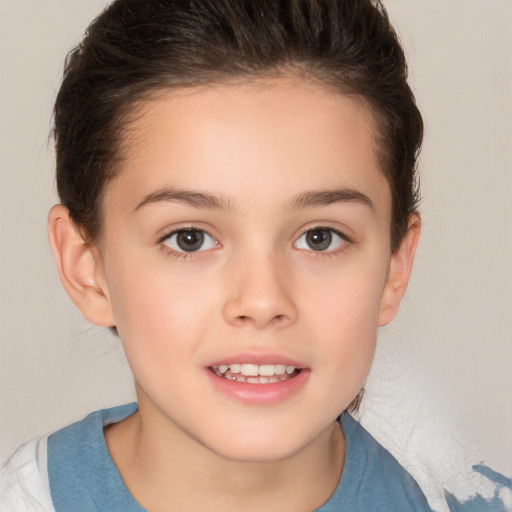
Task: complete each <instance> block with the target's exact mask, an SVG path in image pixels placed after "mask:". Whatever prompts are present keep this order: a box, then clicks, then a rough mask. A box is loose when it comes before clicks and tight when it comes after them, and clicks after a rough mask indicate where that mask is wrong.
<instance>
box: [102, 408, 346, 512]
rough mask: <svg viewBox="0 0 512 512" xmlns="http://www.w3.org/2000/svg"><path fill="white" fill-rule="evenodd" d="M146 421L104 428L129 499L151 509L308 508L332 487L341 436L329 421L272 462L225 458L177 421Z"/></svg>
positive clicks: (339, 464)
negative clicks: (304, 442) (298, 446)
mask: <svg viewBox="0 0 512 512" xmlns="http://www.w3.org/2000/svg"><path fill="white" fill-rule="evenodd" d="M166 427H167V428H162V425H158V424H157V425H155V423H154V422H149V421H145V416H144V411H142V412H141V411H139V412H137V413H136V414H134V415H133V416H130V417H129V418H127V419H126V420H124V421H122V422H120V423H117V424H114V425H111V426H109V427H107V428H106V429H105V439H106V441H107V445H108V447H109V451H110V453H111V455H112V458H113V460H114V463H115V464H116V466H117V468H118V469H119V471H120V473H121V476H122V477H123V480H124V482H125V483H126V485H127V487H128V489H129V490H130V492H131V494H132V495H133V497H134V498H135V499H136V501H138V502H139V503H140V504H141V505H142V506H143V507H144V508H146V509H147V510H150V511H151V512H167V511H171V510H190V509H191V504H193V508H194V509H195V510H209V511H211V512H216V511H217V510H218V511H221V510H222V511H225V510H229V509H230V508H232V509H240V508H243V510H244V512H252V511H258V512H259V511H261V510H262V509H264V510H266V512H273V511H276V512H277V511H279V512H281V511H282V510H295V511H298V512H300V511H304V512H306V511H311V510H314V509H316V508H318V507H320V506H321V505H322V504H323V503H325V502H326V501H327V500H328V499H329V497H330V496H331V494H332V493H333V492H334V490H335V488H336V486H337V484H338V482H339V479H340V476H341V472H342V468H343V462H344V454H345V442H344V438H343V433H342V431H341V428H340V426H339V424H337V423H333V424H332V425H330V426H329V427H328V428H326V429H325V430H324V431H323V432H321V433H320V435H319V436H317V437H316V438H315V439H313V440H312V441H311V442H310V443H308V444H307V445H306V446H304V447H303V448H301V449H300V450H299V451H298V452H296V453H294V454H293V455H291V456H289V457H286V458H284V459H280V460H277V461H240V460H230V459H227V458H225V457H223V456H221V455H219V454H217V453H214V452H212V451H211V450H209V449H208V448H207V447H205V446H203V445H202V444H200V443H198V442H197V441H196V440H195V439H192V438H190V437H189V436H188V435H187V434H186V433H185V432H183V431H182V430H180V429H179V428H177V427H175V426H174V427H173V428H169V426H168V425H167V426H166Z"/></svg>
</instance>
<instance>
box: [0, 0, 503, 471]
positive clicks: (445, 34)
mask: <svg viewBox="0 0 512 512" xmlns="http://www.w3.org/2000/svg"><path fill="white" fill-rule="evenodd" d="M103 5H105V2H104V1H102V0H66V1H62V0H0V74H1V77H0V155H1V160H0V166H1V167H0V177H1V180H0V185H1V186H0V340H1V341H0V456H2V455H5V454H6V453H8V452H9V451H10V450H12V449H13V448H14V447H15V446H16V445H18V444H19V443H21V442H22V441H24V440H27V439H29V438H30V437H32V436H34V435H38V434H43V433H47V432H49V431H51V430H53V429H56V428H58V427H61V426H63V425H65V424H67V423H69V422H71V421H73V420H76V419H78V418H81V417H82V416H83V415H84V414H85V413H86V412H88V411H91V410H93V409H97V408H99V407H102V406H108V405H113V404H116V403H121V402H124V401H127V400H130V399H132V397H133V391H132V388H133V386H132V383H131V378H130V374H129V371H128V370H127V368H126V366H125V363H124V360H123V356H122V354H121V353H120V351H119V349H118V343H117V340H116V339H114V338H112V337H111V336H110V335H109V334H108V333H106V332H104V331H102V330H99V329H96V328H93V327H91V326H89V325H87V324H86V323H85V322H84V321H82V320H81V318H80V316H79V314H78V313H76V312H75V311H74V308H73V306H72V305H71V304H70V302H69V300H68V299H67V297H66V296H65V294H64V292H63V291H62V290H61V288H60V284H59V282H58V278H57V275H56V272H55V269H54V265H53V261H52V258H51V255H50V251H49V248H48V245H47V240H46V231H45V224H46V214H47V211H48V209H49V207H50V206H51V205H52V204H53V203H55V202H56V196H55V192H54V182H53V153H52V148H51V142H49V140H48V132H49V129H50V116H51V106H52V102H53V99H54V96H55V93H56V90H57V87H58V82H59V77H60V75H61V71H62V62H63V59H64V56H65V54H66V52H67V50H68V49H69V48H70V47H71V46H72V45H74V44H75V43H76V42H77V41H78V39H79V37H80V35H81V34H82V32H83V30H84V28H85V26H86V25H87V23H88V21H90V20H91V19H92V18H93V17H94V16H95V15H96V14H97V13H98V12H99V10H100V9H101V7H102V6H103ZM386 5H387V7H388V9H389V11H390V15H391V17H392V19H393V20H394V22H395V24H396V27H397V30H398V31H399V33H400V34H401V37H402V39H403V42H404V45H405V47H406V49H407V52H408V54H409V57H410V62H411V68H412V69H411V74H412V80H413V83H414V87H415V90H416V93H417V97H418V102H419V104H420V106H421V108H422V110H423V112H424V116H425V121H426V140H425V149H424V153H423V158H422V162H421V167H422V173H423V194H424V201H423V206H422V212H423V219H424V230H423V238H422V241H421V246H420V250H419V255H418V258H417V264H416V268H415V273H414V277H413V280H412V283H411V286H410V288H409V291H408V294H407V297H406V299H405V302H404V304H403V307H402V310H401V313H400V315H399V317H398V319H397V320H396V321H395V322H394V323H393V324H392V325H391V326H389V327H387V328H386V330H385V331H384V332H383V333H382V335H381V340H380V344H381V347H380V351H381V352H382V353H387V355H388V356H389V354H390V353H393V357H395V358H396V360H397V361H401V362H402V369H401V370H400V371H396V368H395V369H394V373H390V372H387V371H386V363H385V359H386V358H385V357H384V358H382V361H384V362H380V363H379V361H380V359H379V361H377V364H376V368H377V369H378V375H379V378H381V376H384V377H383V378H386V376H387V378H388V379H391V380H392V384H393V388H392V391H391V393H393V394H395V395H396V396H399V394H400V393H401V391H402V389H403V388H404V386H406V385H407V386H408V385H409V384H407V383H408V382H409V381H408V378H407V375H408V374H409V378H410V374H414V373H415V372H417V371H420V372H421V373H422V375H427V376H428V377H427V379H426V380H425V379H423V380H422V381H421V384H418V399H423V398H424V396H425V395H424V394H423V390H424V388H425V386H430V385H432V389H435V390H437V389H442V392H441V393H437V391H436V392H435V393H434V395H435V399H430V400H431V404H430V405H429V407H430V409H429V410H430V411H431V416H432V418H434V419H435V421H442V420H443V418H444V416H445V415H446V408H442V407H441V406H440V404H441V403H443V404H449V407H448V411H449V414H450V415H451V414H453V416H454V417H457V418H459V419H460V420H461V422H462V423H463V424H464V430H465V433H466V432H467V433H469V434H471V436H472V437H471V439H472V442H473V443H474V444H475V446H477V451H478V453H479V454H480V453H481V454H482V458H485V459H486V460H487V462H488V463H489V464H490V465H492V466H493V467H494V468H496V469H498V470H501V471H503V472H506V473H508V474H512V200H511V197H512V169H511V167H512V165H511V163H512V59H511V56H512V55H511V54H512V51H511V49H512V2H511V1H510V0H449V1H447V0H429V1H425V0H387V1H386ZM379 357H381V356H379ZM390 375H391V376H390ZM370 388H371V387H370ZM373 388H374V389H378V388H379V385H378V378H377V377H375V379H374V381H373ZM370 391H371V389H370ZM436 393H437V395H436ZM384 398H385V397H384ZM439 411H443V413H442V414H440V413H439ZM434 430H435V429H434ZM440 430H441V431H442V429H440ZM472 448H474V447H472Z"/></svg>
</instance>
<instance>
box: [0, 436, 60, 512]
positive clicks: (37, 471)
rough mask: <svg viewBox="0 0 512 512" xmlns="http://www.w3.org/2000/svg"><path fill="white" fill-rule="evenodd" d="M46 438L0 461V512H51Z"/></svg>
mask: <svg viewBox="0 0 512 512" xmlns="http://www.w3.org/2000/svg"><path fill="white" fill-rule="evenodd" d="M47 440H48V438H47V437H40V438H37V439H33V440H32V441H30V442H28V443H26V444H24V445H23V446H21V447H20V448H18V450H17V451H16V452H14V454H13V455H12V456H11V457H9V458H8V459H5V460H3V461H0V512H54V508H53V505H52V499H51V496H50V488H49V484H48V472H47Z"/></svg>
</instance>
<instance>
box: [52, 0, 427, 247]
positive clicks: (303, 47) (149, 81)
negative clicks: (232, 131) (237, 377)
mask: <svg viewBox="0 0 512 512" xmlns="http://www.w3.org/2000/svg"><path fill="white" fill-rule="evenodd" d="M290 71H292V72H294V73H299V74H300V75H301V76H303V77H305V78H306V79H310V80H314V81H316V82H318V83H320V84H324V85H325V86H327V87H329V88H334V90H337V91H339V92H341V93H343V94H351V95H355V96H357V97H359V98H361V99H362V100H363V101H364V102H365V104H366V105H367V106H368V107H369V110H370V112H371V114H372V116H373V119H374V124H375V127H376V133H377V144H378V156H379V159H380V164H381V167H382V171H383V173H384V174H385V176H386V178H387V180H388V183H389V185H390V188H391V193H392V201H393V204H392V225H391V247H392V249H393V250H394V249H396V248H397V247H398V245H399V243H400V241H401V239H402V237H403V235H404V233H405V232H406V230H407V227H408V222H409V217H410V214H411V213H413V212H415V211H416V208H417V203H418V189H417V180H416V160H417V156H418V153H419V150H420V146H421V141H422V135H423V123H422V119H421V115H420V113H419V111H418V109H417V107H416V104H415V101H414V96H413V94H412V91H411V89H410V87H409V86H408V84H407V65H406V61H405V57H404V53H403V50H402V48H401V46H400V43H399V41H398V38H397V36H396V34H395V32H394V30H393V28H392V26H391V24H390V22H389V19H388V17H387V14H386V12H385V10H384V8H383V6H382V5H381V4H380V2H378V1H377V0H116V1H114V2H113V3H112V4H111V5H110V6H109V7H108V8H107V9H105V10H104V11H103V13H102V14H100V16H99V17H98V18H97V19H96V20H95V21H94V22H93V23H92V24H91V25H90V27H89V28H88V30H87V33H86V35H85V37H84V39H83V41H82V42H81V43H80V45H79V46H78V47H77V48H75V49H74V50H73V51H72V52H71V53H70V54H69V55H68V58H67V61H66V66H65V71H64V79H63V82H62V86H61V88H60V91H59V93H58V96H57V100H56V104H55V126H54V135H55V143H56V154H57V188H58V192H59V195H60V198H61V202H62V203H63V204H64V205H65V206H66V207H67V208H68V209H69V211H70V215H71V218H72V219H73V221H74V222H75V223H76V224H77V225H78V226H79V227H80V228H81V229H82V231H83V233H84V234H85V236H86V237H87V239H88V240H89V241H91V242H94V241H96V240H97V239H98V237H99V236H100V234H101V204H102V198H103V192H104V190H105V188H106V186H107V184H108V183H109V182H110V181H111V180H112V178H113V177H115V175H116V173H117V172H119V168H120V165H119V162H120V161H121V160H122V154H121V153H122V151H121V142H122V140H123V134H124V128H125V126H126V124H127V123H128V120H129V115H130V111H131V110H133V107H134V105H136V104H137V103H138V102H140V101H143V100H144V99H145V98H148V97H149V96H150V95H151V94H153V93H155V92H158V91H160V90H165V89H172V88H180V87H188V86H199V85H206V84H211V83H222V82H227V81H232V80H240V79H241V80H251V79H256V78H264V77H267V76H268V77H271V76H279V75H281V74H284V73H286V72H290Z"/></svg>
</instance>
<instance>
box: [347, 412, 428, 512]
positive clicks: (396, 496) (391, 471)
mask: <svg viewBox="0 0 512 512" xmlns="http://www.w3.org/2000/svg"><path fill="white" fill-rule="evenodd" d="M341 425H342V429H343V432H344V435H345V440H346V454H345V468H344V470H343V475H342V478H341V482H340V486H342V487H343V486H344V487H345V492H346V493H347V495H348V496H350V499H351V500H352V503H351V506H352V507H353V508H352V510H372V511H377V510H382V511H384V510H393V511H396V512H402V511H404V512H405V511H415V512H420V511H425V512H430V511H431V508H430V506H429V505H428V502H427V499H426V498H425V495H424V494H423V492H422V490H421V489H420V487H419V485H418V484H417V483H416V481H415V480H414V478H413V477H412V476H411V475H410V474H409V473H408V472H407V471H406V470H405V469H404V468H403V467H402V466H401V465H400V464H399V463H398V461H397V460H396V459H395V458H394V457H393V455H391V453H390V452H388V451H387V450H386V449H385V448H384V447H383V446H381V445H380V444H379V443H378V442H377V441H376V440H375V439H374V438H373V437H372V436H371V435H370V433H369V432H367V431H366V430H365V429H364V427H363V426H362V425H360V424H359V423H358V422H357V421H356V420H354V419H353V418H352V417H351V416H349V415H348V414H344V415H343V416H342V419H341Z"/></svg>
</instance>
